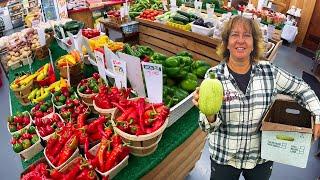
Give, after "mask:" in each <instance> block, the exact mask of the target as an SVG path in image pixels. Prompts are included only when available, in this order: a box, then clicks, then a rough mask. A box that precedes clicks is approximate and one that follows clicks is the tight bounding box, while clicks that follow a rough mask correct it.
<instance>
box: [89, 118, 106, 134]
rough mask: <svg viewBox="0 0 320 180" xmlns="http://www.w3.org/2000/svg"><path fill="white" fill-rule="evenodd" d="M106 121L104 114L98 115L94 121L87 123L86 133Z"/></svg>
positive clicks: (91, 131)
mask: <svg viewBox="0 0 320 180" xmlns="http://www.w3.org/2000/svg"><path fill="white" fill-rule="evenodd" d="M105 122H106V118H105V117H104V116H100V117H98V118H97V119H96V120H95V121H94V122H92V123H91V124H89V126H88V133H94V132H95V131H96V130H97V128H98V125H99V124H103V123H105Z"/></svg>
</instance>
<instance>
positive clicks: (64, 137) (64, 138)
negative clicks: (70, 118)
mask: <svg viewBox="0 0 320 180" xmlns="http://www.w3.org/2000/svg"><path fill="white" fill-rule="evenodd" d="M66 129H67V128H66ZM64 132H65V133H63V135H61V136H60V138H59V141H58V143H57V144H56V145H55V147H54V149H52V151H51V153H50V154H51V155H53V156H57V153H59V152H60V151H61V149H62V148H63V146H64V144H65V143H66V142H67V141H68V139H69V138H70V137H71V135H72V133H73V132H72V131H71V130H68V131H64ZM49 152H50V150H49Z"/></svg>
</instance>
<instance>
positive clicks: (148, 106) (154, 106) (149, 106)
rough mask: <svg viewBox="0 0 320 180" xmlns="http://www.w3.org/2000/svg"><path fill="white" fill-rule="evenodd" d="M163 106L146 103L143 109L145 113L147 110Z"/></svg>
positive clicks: (161, 104)
mask: <svg viewBox="0 0 320 180" xmlns="http://www.w3.org/2000/svg"><path fill="white" fill-rule="evenodd" d="M163 105H164V104H163V103H155V104H152V103H148V104H147V105H146V107H145V108H144V110H145V111H147V110H149V109H156V108H158V107H161V106H163Z"/></svg>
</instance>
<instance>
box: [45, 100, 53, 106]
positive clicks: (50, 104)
mask: <svg viewBox="0 0 320 180" xmlns="http://www.w3.org/2000/svg"><path fill="white" fill-rule="evenodd" d="M44 104H45V105H46V106H48V107H49V106H52V101H51V100H47V101H46V102H45V103H44Z"/></svg>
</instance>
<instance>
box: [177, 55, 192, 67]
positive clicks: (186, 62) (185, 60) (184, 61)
mask: <svg viewBox="0 0 320 180" xmlns="http://www.w3.org/2000/svg"><path fill="white" fill-rule="evenodd" d="M180 60H181V62H182V64H184V65H185V66H190V65H191V64H192V63H193V60H192V58H191V57H189V56H180Z"/></svg>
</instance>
